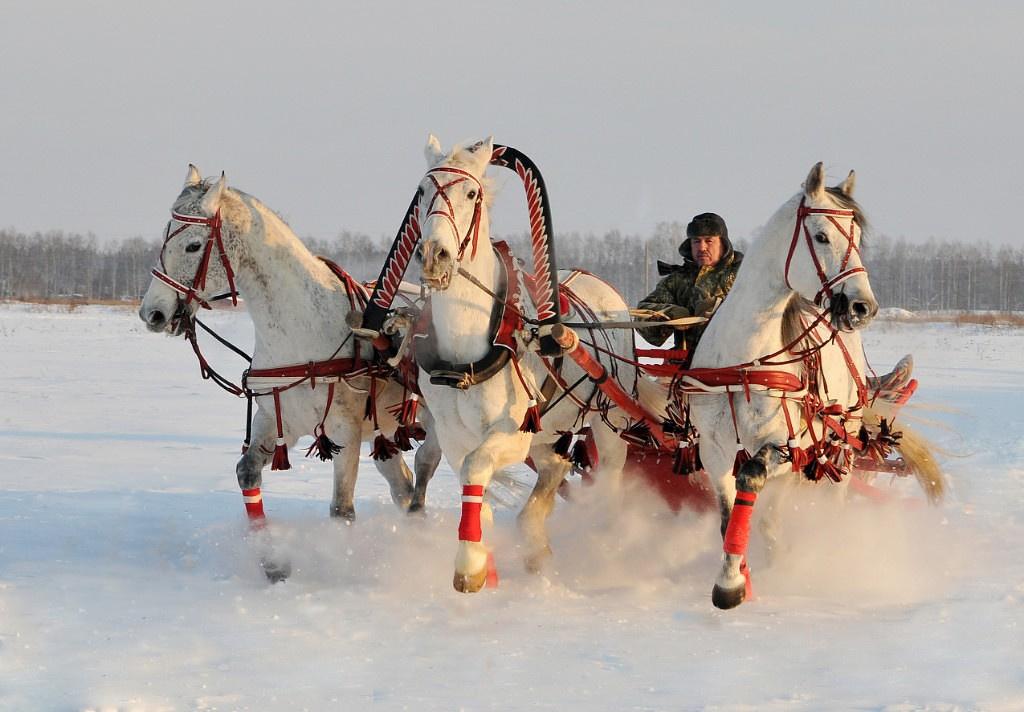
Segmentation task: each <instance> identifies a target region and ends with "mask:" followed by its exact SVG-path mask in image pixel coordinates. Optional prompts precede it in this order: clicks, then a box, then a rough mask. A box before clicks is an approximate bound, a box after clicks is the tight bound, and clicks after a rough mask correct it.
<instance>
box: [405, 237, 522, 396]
mask: <svg viewBox="0 0 1024 712" xmlns="http://www.w3.org/2000/svg"><path fill="white" fill-rule="evenodd" d="M492 247H493V249H494V251H495V253H496V254H497V255H498V258H499V259H498V262H499V264H501V266H502V270H501V271H502V281H501V283H500V284H499V285H498V290H497V296H498V297H499V298H498V299H496V300H495V301H494V306H493V307H492V308H491V317H490V323H489V326H488V332H487V333H488V334H490V335H491V348H490V349H489V350H488V351H487V353H486V354H484V356H483V357H482V358H480V359H478V360H476V361H473V362H472V363H453V362H451V361H448V360H446V359H442V358H441V357H440V356H438V353H437V335H436V332H435V331H434V330H433V328H432V326H433V325H432V321H431V318H432V317H431V311H430V306H429V304H428V305H427V308H426V309H424V310H423V313H422V314H421V315H420V320H419V323H418V324H417V327H416V330H417V332H419V333H416V334H415V335H414V339H413V349H414V353H415V360H416V364H417V365H418V366H419V368H420V369H421V370H423V371H426V372H427V373H429V374H430V382H431V383H432V384H434V385H442V386H450V387H451V388H458V389H460V390H465V389H466V388H469V387H470V386H473V385H476V384H477V383H483V382H484V381H486V380H488V379H489V378H491V377H492V376H494V375H496V374H497V373H498V372H499V371H501V369H503V368H504V367H505V366H506V365H507V364H508V362H509V361H510V360H511V359H512V358H515V355H516V341H515V331H516V329H518V328H519V327H520V326H521V325H522V320H521V319H520V318H519V315H518V314H517V312H516V310H514V309H510V308H509V306H508V305H509V304H510V303H513V302H515V301H517V300H518V299H519V279H518V273H517V272H516V270H515V267H514V264H515V263H514V259H513V258H512V255H511V253H510V252H509V250H508V246H507V245H506V244H505V243H503V242H501V243H495V244H494V245H492Z"/></svg>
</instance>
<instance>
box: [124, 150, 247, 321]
mask: <svg viewBox="0 0 1024 712" xmlns="http://www.w3.org/2000/svg"><path fill="white" fill-rule="evenodd" d="M229 195H230V191H228V189H227V182H226V180H225V178H224V175H223V174H221V177H220V179H219V180H217V181H216V182H211V181H210V180H204V179H203V178H202V177H201V175H200V173H199V170H198V169H197V168H196V167H195V166H193V165H189V167H188V175H187V176H186V178H185V185H184V186H183V187H182V189H181V194H180V195H179V196H178V198H177V199H176V200H175V201H174V205H173V207H172V208H171V219H170V221H169V222H168V223H167V227H166V229H165V231H164V243H163V246H162V247H161V249H160V264H159V266H158V267H156V268H154V269H153V281H152V282H151V283H150V285H149V289H148V290H147V291H146V296H145V298H144V299H143V300H142V306H141V307H140V309H139V317H140V318H141V319H142V320H143V321H144V322H146V326H147V327H148V328H149V330H150V331H156V332H159V331H167V332H169V333H171V334H174V335H178V334H181V333H182V332H183V331H185V329H186V327H187V326H188V324H189V322H190V321H191V319H192V317H193V316H194V314H195V312H196V310H197V309H198V308H199V307H200V306H202V307H205V308H209V300H210V298H211V296H212V295H214V294H217V293H219V292H224V291H225V290H228V291H230V292H231V295H232V299H234V298H235V295H234V292H235V290H234V277H233V274H232V270H231V265H230V262H229V260H228V256H227V253H226V251H225V247H224V244H225V240H224V234H225V232H230V230H229V229H226V228H225V226H226V223H227V222H228V220H229V218H228V213H229V212H230V213H232V214H233V213H236V212H237V211H235V210H232V209H231V208H232V207H233V206H231V205H228V203H229V200H228V197H229Z"/></svg>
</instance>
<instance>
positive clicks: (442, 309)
mask: <svg viewBox="0 0 1024 712" xmlns="http://www.w3.org/2000/svg"><path fill="white" fill-rule="evenodd" d="M492 150H493V142H492V140H491V139H488V140H486V141H481V142H479V143H477V144H475V145H472V146H468V147H462V146H457V147H456V148H455V149H453V150H452V151H451V152H448V153H445V152H444V151H442V149H441V146H440V144H439V143H438V141H437V139H436V138H434V137H433V136H431V137H430V139H429V141H428V143H427V147H426V157H427V166H428V171H427V173H426V175H425V176H424V178H423V180H422V182H421V183H420V191H421V193H420V195H421V197H420V203H419V215H420V216H421V231H422V236H421V240H420V245H419V248H418V251H417V258H418V259H419V261H420V262H421V266H422V271H421V278H422V280H423V282H424V283H425V284H426V285H427V286H428V287H430V288H431V289H432V290H433V292H432V295H431V300H430V301H431V305H430V309H431V314H432V323H431V332H432V337H431V338H432V339H433V340H434V343H433V345H431V346H430V347H429V348H420V349H419V350H418V351H417V362H418V364H419V366H420V369H421V370H420V378H419V382H420V389H421V391H422V392H423V395H424V399H425V400H426V402H427V403H428V404H429V406H430V409H431V412H432V414H433V416H434V420H435V431H436V434H437V439H438V441H439V443H440V445H441V450H442V451H443V452H444V454H445V457H446V458H447V459H448V461H449V463H450V464H451V466H452V469H453V470H454V471H455V472H456V473H458V476H459V479H460V481H461V483H462V491H463V497H462V499H463V508H462V520H461V522H460V525H459V546H458V553H457V556H456V559H455V577H454V586H455V588H456V589H457V590H459V591H463V592H473V591H478V590H480V588H482V587H483V585H484V584H485V582H486V577H487V574H488V564H489V562H488V551H487V548H486V546H485V544H484V542H483V537H482V532H481V527H480V508H481V502H482V498H483V495H484V492H485V490H486V488H487V486H488V484H489V483H490V481H491V478H492V476H493V475H494V473H495V472H496V471H498V470H500V469H501V468H503V467H506V466H509V465H512V464H515V463H520V462H523V460H524V459H525V458H526V457H527V455H529V456H530V457H531V458H532V460H533V463H534V465H535V466H536V470H537V472H538V477H537V483H536V486H535V487H534V489H533V492H532V493H531V496H530V498H529V501H528V502H527V503H526V505H525V506H524V508H523V510H522V512H521V513H520V514H519V518H518V522H519V526H520V528H521V530H522V532H523V533H524V535H525V538H526V542H527V551H526V556H525V563H526V567H527V569H528V570H538V569H539V568H540V566H541V565H542V564H543V562H544V561H545V560H546V559H547V558H548V557H549V556H550V548H549V544H548V539H547V534H546V531H545V522H546V519H547V516H548V515H549V514H550V512H551V509H552V507H553V505H554V496H555V492H556V490H557V488H558V486H559V485H560V484H561V482H562V481H563V479H564V477H565V475H566V473H567V471H568V470H569V467H570V463H569V461H568V460H567V459H565V458H564V457H563V456H562V455H559V454H558V453H556V451H555V449H554V448H553V447H552V445H553V443H554V442H555V441H556V440H557V439H558V438H559V435H560V431H561V432H562V433H565V432H566V431H575V430H576V429H577V428H579V427H580V426H582V425H584V424H587V423H592V424H593V434H594V437H595V441H596V444H597V447H598V450H599V451H600V463H599V467H600V468H601V469H602V470H603V471H604V474H605V476H606V477H607V476H611V477H612V478H613V477H614V475H615V474H616V473H621V470H622V465H623V463H624V462H625V458H626V443H625V442H624V441H623V440H622V439H621V438H620V437H619V436H618V435H617V433H616V429H623V428H626V427H628V422H627V418H626V417H625V416H624V415H623V414H622V413H621V412H620V411H617V410H615V409H614V408H611V410H609V408H610V405H609V404H608V403H607V402H604V403H602V397H601V396H600V394H598V393H597V392H596V388H595V387H594V385H593V384H592V383H587V384H585V385H583V386H581V387H580V388H577V389H576V390H573V391H572V393H571V394H570V396H569V397H565V398H562V399H561V400H560V401H558V402H557V403H556V404H555V405H554V407H552V408H550V409H549V410H547V411H545V412H544V413H543V415H542V416H541V418H540V423H541V429H540V430H539V432H536V434H534V432H533V431H535V430H536V428H532V427H530V426H529V425H528V424H527V423H526V421H528V420H529V419H530V416H531V415H534V414H535V413H536V412H537V411H536V408H537V404H536V401H538V400H540V395H539V394H540V392H541V390H542V387H541V384H542V382H544V381H545V380H546V379H548V378H549V377H550V378H553V379H554V380H555V382H556V383H557V387H556V388H555V389H554V393H555V394H562V393H564V392H565V391H566V390H571V388H569V386H568V384H573V383H575V382H576V381H577V379H579V378H580V377H581V376H582V375H583V372H582V371H581V370H580V369H579V368H578V367H577V366H576V364H575V363H571V362H570V361H569V359H565V363H564V364H563V366H562V373H561V375H552V374H550V373H549V371H548V367H547V366H545V364H544V362H543V361H542V359H541V357H540V356H539V355H538V354H537V353H536V352H535V351H534V350H532V349H531V348H530V347H535V346H536V334H533V335H532V336H530V337H526V340H527V341H530V340H531V339H532V341H531V343H530V344H525V343H523V341H524V335H523V332H522V331H519V332H517V333H516V334H512V335H511V337H512V338H511V339H507V340H506V342H505V346H504V347H502V346H496V345H495V342H496V340H497V341H501V336H500V334H501V333H505V334H506V336H509V334H508V333H507V332H508V330H507V329H505V328H504V326H503V325H504V324H507V323H508V322H505V321H501V319H500V315H501V314H502V312H504V314H505V315H506V316H508V315H512V316H513V317H514V316H515V314H514V313H515V311H518V310H524V311H525V310H528V309H531V308H532V305H530V306H528V305H529V300H527V299H526V298H525V295H526V294H527V287H526V286H525V285H524V284H523V283H522V280H521V279H520V276H518V275H517V270H515V269H514V268H513V269H510V267H511V266H512V264H513V261H511V260H507V259H503V258H502V257H501V255H500V254H499V251H498V248H499V247H500V245H499V246H492V244H491V241H490V227H489V216H488V210H489V208H490V205H491V200H492V196H491V193H490V190H489V188H490V185H489V182H488V180H487V179H486V178H485V177H484V173H485V171H486V169H487V166H488V164H489V162H490V160H491V155H492ZM559 277H560V278H562V279H563V289H562V293H563V295H567V296H573V295H575V297H578V299H575V298H574V299H570V302H571V304H572V310H571V311H570V313H569V314H568V315H567V316H566V317H565V318H566V319H569V320H571V319H574V318H579V317H582V319H583V321H586V322H592V321H595V320H597V321H607V320H619V321H621V320H628V319H629V317H628V307H627V305H626V303H625V302H624V301H623V299H622V297H621V296H620V295H619V294H618V293H617V292H616V291H615V289H614V288H612V287H611V286H609V285H608V284H607V283H605V282H603V281H602V280H600V279H598V278H596V277H594V276H593V275H590V274H588V273H584V272H578V271H577V272H572V273H560V275H559ZM566 280H567V281H568V283H566ZM492 295H497V296H498V297H499V298H500V299H501V301H499V300H498V299H495V297H494V296H492ZM504 302H512V304H511V305H510V306H507V305H505V303H504ZM587 308H589V310H590V311H591V313H590V314H587V313H585V310H586V309H587ZM580 309H583V310H584V313H582V314H581V312H580ZM534 313H535V312H534ZM496 331H497V332H499V336H498V337H496V336H495V332H496ZM592 338H593V339H594V340H595V341H598V342H600V343H601V344H602V346H603V347H604V348H606V349H607V350H608V352H609V353H617V354H629V353H632V351H633V341H632V333H631V332H629V333H623V332H618V333H613V332H601V333H600V334H598V335H597V336H593V337H592ZM588 348H589V346H588ZM590 350H591V351H592V352H594V350H593V349H590ZM513 352H514V353H513ZM598 357H600V354H598ZM431 361H434V362H435V364H444V365H443V366H436V365H435V366H432V365H431ZM605 363H607V359H605ZM551 368H552V369H553V370H554V368H555V366H554V365H551ZM614 369H617V371H618V374H617V375H618V379H619V382H620V383H623V384H625V386H626V388H627V390H630V391H632V389H633V388H634V387H635V384H636V380H637V378H636V371H635V369H634V367H633V366H631V365H629V364H623V365H617V366H616V365H611V366H609V369H608V370H614ZM555 401H557V396H555V395H554V394H553V395H552V397H551V399H550V400H549V401H548V403H547V405H549V406H550V405H551V403H552V402H555ZM544 405H545V404H543V403H542V404H540V406H541V407H543V406H544ZM601 411H603V412H604V417H603V418H602V417H601V415H602V413H601ZM613 428H614V429H613Z"/></svg>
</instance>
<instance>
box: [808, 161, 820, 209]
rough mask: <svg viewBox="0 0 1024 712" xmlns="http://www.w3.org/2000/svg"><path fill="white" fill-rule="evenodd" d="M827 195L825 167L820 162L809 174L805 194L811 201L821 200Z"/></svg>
mask: <svg viewBox="0 0 1024 712" xmlns="http://www.w3.org/2000/svg"><path fill="white" fill-rule="evenodd" d="M824 193H825V166H824V165H823V164H822V163H821V162H820V161H819V162H818V163H815V164H814V168H812V169H811V172H810V173H808V174H807V180H806V181H804V194H805V195H806V196H807V197H808V198H810V199H811V200H817V199H820V198H821V197H822V196H823V195H824Z"/></svg>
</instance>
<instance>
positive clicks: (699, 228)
mask: <svg viewBox="0 0 1024 712" xmlns="http://www.w3.org/2000/svg"><path fill="white" fill-rule="evenodd" d="M707 235H719V236H720V237H721V238H722V257H726V256H727V255H729V254H730V253H731V252H732V243H731V242H730V241H729V228H727V227H726V226H725V220H723V219H722V216H721V215H718V214H717V213H701V214H700V215H695V216H694V217H693V220H691V221H690V224H689V225H687V226H686V239H685V240H683V242H682V243H681V244H680V245H679V254H680V255H682V256H683V258H684V259H686V260H691V259H693V258H692V256H691V254H690V240H691V239H692V238H694V237H706V236H707Z"/></svg>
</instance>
